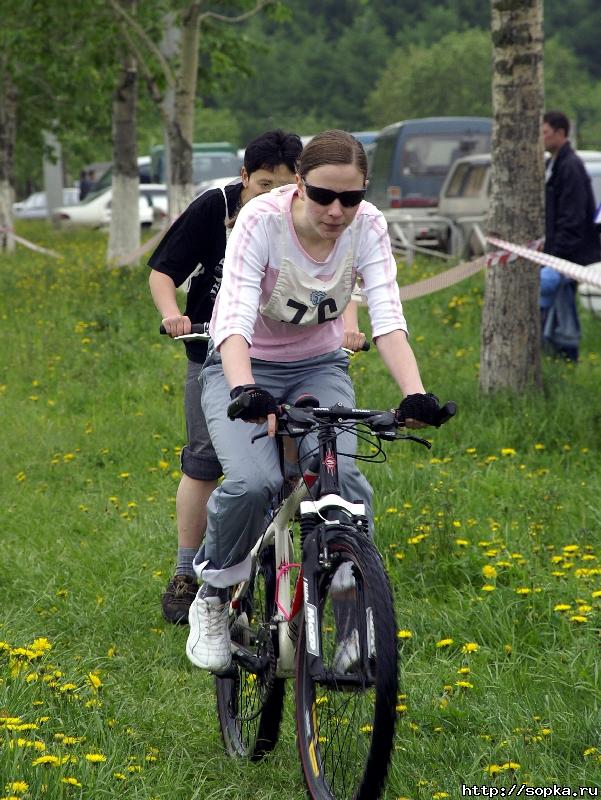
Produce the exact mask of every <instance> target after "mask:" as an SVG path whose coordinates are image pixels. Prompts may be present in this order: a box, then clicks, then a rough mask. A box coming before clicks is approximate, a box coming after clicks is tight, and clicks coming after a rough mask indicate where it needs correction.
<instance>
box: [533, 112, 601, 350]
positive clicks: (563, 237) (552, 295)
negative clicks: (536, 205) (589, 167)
mask: <svg viewBox="0 0 601 800" xmlns="http://www.w3.org/2000/svg"><path fill="white" fill-rule="evenodd" d="M542 132H543V142H544V146H545V149H546V150H548V151H549V153H550V154H551V158H550V160H549V162H548V164H547V169H546V176H545V180H546V183H545V247H544V251H545V253H549V255H553V256H558V257H559V258H565V259H567V260H568V261H572V262H574V263H576V264H582V265H587V264H592V263H594V262H598V261H599V260H601V248H600V242H599V233H598V231H597V229H596V226H595V224H594V217H595V199H594V196H593V190H592V186H591V180H590V177H589V175H588V173H587V171H586V169H585V166H584V164H583V162H582V161H581V159H580V158H579V157H578V156H577V155H576V153H575V152H574V150H573V149H572V146H571V144H570V141H569V139H568V136H569V133H570V122H569V120H568V118H567V117H566V115H565V114H564V113H562V112H561V111H547V112H546V114H545V115H544V117H543V127H542ZM540 305H541V321H542V330H543V343H544V345H545V346H546V347H547V348H549V349H550V350H551V352H554V353H555V354H557V355H561V356H564V357H565V358H567V359H568V360H570V361H578V350H579V343H580V322H579V319H578V307H577V304H576V282H575V281H572V280H570V279H569V278H566V277H564V276H562V275H559V273H558V272H556V270H553V269H551V268H550V267H543V269H542V270H541V299H540Z"/></svg>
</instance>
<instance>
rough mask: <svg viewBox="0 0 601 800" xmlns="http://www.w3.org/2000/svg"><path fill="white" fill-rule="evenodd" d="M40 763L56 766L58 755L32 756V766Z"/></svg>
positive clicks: (37, 765)
mask: <svg viewBox="0 0 601 800" xmlns="http://www.w3.org/2000/svg"><path fill="white" fill-rule="evenodd" d="M42 764H50V765H51V766H53V767H56V766H58V765H59V764H60V758H59V757H58V756H50V755H47V756H38V758H34V760H33V761H32V762H31V766H32V767H39V766H40V765H42Z"/></svg>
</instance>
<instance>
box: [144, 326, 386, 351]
mask: <svg viewBox="0 0 601 800" xmlns="http://www.w3.org/2000/svg"><path fill="white" fill-rule="evenodd" d="M159 333H160V334H161V335H162V336H167V335H168V334H167V331H166V330H165V326H164V325H161V326H160V327H159ZM173 338H174V339H177V340H178V341H187V340H189V339H202V340H203V341H206V340H207V339H210V334H209V323H208V322H193V323H192V330H191V331H190V333H183V334H182V335H181V336H174V337H173ZM370 348H371V344H370V343H369V342H363V345H362V346H361V350H363V351H365V352H367V351H368V350H369V349H370ZM342 349H343V350H345V351H346V352H347V353H353V352H355V351H354V350H349V349H348V348H347V347H343V348H342Z"/></svg>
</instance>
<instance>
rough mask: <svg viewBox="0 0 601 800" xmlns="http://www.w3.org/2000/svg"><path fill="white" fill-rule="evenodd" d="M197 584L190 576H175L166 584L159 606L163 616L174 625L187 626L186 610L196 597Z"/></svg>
mask: <svg viewBox="0 0 601 800" xmlns="http://www.w3.org/2000/svg"><path fill="white" fill-rule="evenodd" d="M197 591H198V584H197V583H196V580H195V578H192V577H191V576H190V575H176V576H175V577H173V578H171V580H170V581H169V583H168V584H167V588H166V589H165V591H164V593H163V596H162V598H161V605H162V607H163V616H164V617H165V619H166V620H167V622H172V623H173V624H174V625H187V624H188V609H189V608H190V606H191V605H192V601H193V600H194V598H195V597H196V592H197Z"/></svg>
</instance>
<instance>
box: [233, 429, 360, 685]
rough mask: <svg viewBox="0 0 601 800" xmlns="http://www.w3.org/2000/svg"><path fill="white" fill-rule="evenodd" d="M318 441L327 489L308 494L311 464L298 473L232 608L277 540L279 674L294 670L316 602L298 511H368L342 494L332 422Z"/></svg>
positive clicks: (274, 620)
mask: <svg viewBox="0 0 601 800" xmlns="http://www.w3.org/2000/svg"><path fill="white" fill-rule="evenodd" d="M319 446H320V474H319V478H320V481H321V486H322V490H325V491H327V492H328V493H327V494H324V495H323V496H322V497H320V498H319V499H317V500H313V499H306V498H307V497H308V493H309V489H310V488H311V486H312V485H313V484H314V483H315V481H316V479H317V477H318V475H316V474H315V473H314V472H313V471H311V470H307V471H306V472H305V473H304V475H302V476H301V477H300V478H299V479H298V481H297V483H296V485H295V487H294V488H293V490H292V492H291V493H290V494H289V495H288V497H286V498H285V499H284V500H283V501H282V502H281V503H280V505H279V506H278V508H277V509H276V510H275V513H274V515H273V518H272V520H271V522H270V523H269V525H268V526H267V528H266V529H265V532H264V533H263V534H262V535H261V536H260V537H259V539H258V541H257V543H256V544H255V546H254V547H253V549H252V550H251V554H250V555H251V563H252V567H251V577H250V578H249V579H248V580H245V581H243V582H242V583H240V584H238V586H237V588H236V591H235V593H234V595H233V597H232V600H231V613H234V612H235V610H236V608H237V607H238V605H239V602H240V600H241V598H243V597H244V595H245V594H246V592H247V591H248V589H249V586H250V584H251V581H252V578H253V576H254V574H255V571H256V564H257V562H258V559H259V556H260V554H261V553H262V551H263V550H265V548H267V547H269V546H270V545H272V544H273V545H274V547H275V565H276V587H275V598H274V599H275V605H276V608H277V612H276V614H275V615H274V617H273V618H272V623H273V624H275V625H277V628H278V658H277V665H276V676H277V677H278V678H286V677H292V676H293V675H294V657H295V653H296V643H297V640H298V634H299V627H300V623H301V620H302V616H301V615H302V614H303V612H304V611H305V609H308V610H309V613H311V607H314V604H313V603H311V602H310V600H311V598H310V597H309V594H310V587H309V585H308V581H306V580H303V578H304V575H303V568H302V565H301V564H300V563H298V562H294V561H293V560H292V559H293V553H294V547H293V542H292V535H291V530H290V526H291V523H292V521H293V520H294V518H295V516H296V514H297V511H299V510H300V514H301V520H302V518H303V516H305V515H307V514H310V515H317V516H318V517H319V518H320V520H322V521H323V522H324V523H325V524H328V523H327V520H326V514H327V512H329V511H332V510H340V511H342V512H344V514H345V515H348V516H349V517H353V516H363V515H364V514H365V507H364V505H363V504H362V503H349V502H348V501H347V500H344V499H343V498H342V497H340V496H339V495H338V494H337V491H338V469H337V451H336V435H335V434H334V433H333V431H331V430H330V429H329V428H327V429H326V430H325V431H322V432H320V434H319ZM324 484H325V485H324ZM331 524H338V523H331ZM292 569H298V570H299V571H298V574H297V576H296V579H295V581H294V590H293V591H292V582H291V580H290V573H291V570H292ZM311 616H314V615H311ZM316 619H317V617H316V616H315V620H316ZM313 655H315V656H317V657H319V652H315V653H313Z"/></svg>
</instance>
